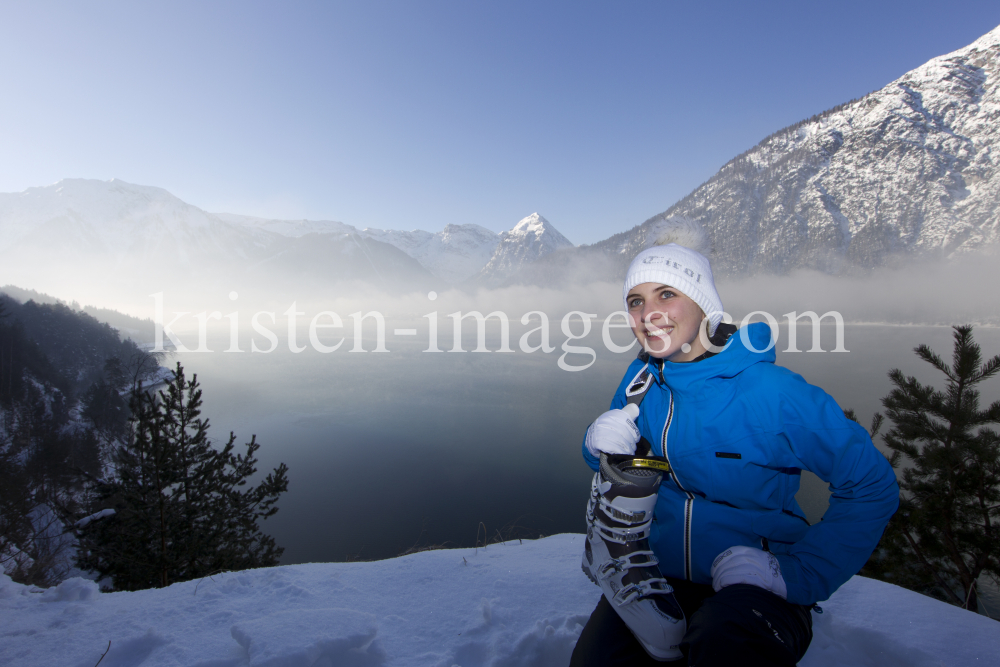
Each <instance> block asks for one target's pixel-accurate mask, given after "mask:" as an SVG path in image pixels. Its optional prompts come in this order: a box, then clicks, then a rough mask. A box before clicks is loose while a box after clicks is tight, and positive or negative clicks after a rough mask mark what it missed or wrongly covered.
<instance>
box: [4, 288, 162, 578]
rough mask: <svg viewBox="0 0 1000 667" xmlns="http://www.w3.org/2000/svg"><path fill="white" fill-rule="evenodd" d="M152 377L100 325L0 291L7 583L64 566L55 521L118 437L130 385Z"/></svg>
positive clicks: (60, 571)
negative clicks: (8, 579)
mask: <svg viewBox="0 0 1000 667" xmlns="http://www.w3.org/2000/svg"><path fill="white" fill-rule="evenodd" d="M160 375H161V369H160V366H159V363H158V359H157V358H156V357H155V356H154V355H151V354H149V353H148V352H145V351H143V350H142V349H140V348H139V347H138V346H137V345H136V344H135V343H134V342H133V341H132V340H129V339H125V340H122V338H121V337H120V336H119V334H118V332H117V331H116V330H115V329H113V328H112V327H111V326H109V325H108V324H105V323H101V322H99V321H97V320H96V319H95V318H94V317H92V316H90V315H88V314H86V313H83V312H74V311H73V310H72V309H71V308H69V307H68V306H66V305H64V304H61V303H37V302H35V301H32V300H29V301H27V302H25V303H20V302H19V301H17V300H16V299H14V298H12V297H10V296H8V295H6V294H2V293H0V566H2V569H3V570H4V571H6V572H7V573H8V574H10V575H11V576H12V577H13V578H14V579H15V580H19V581H23V582H26V583H36V584H40V585H45V584H49V583H53V582H55V581H58V580H59V579H60V578H61V577H62V576H64V574H65V572H66V571H68V569H69V568H70V567H71V562H70V555H69V554H68V553H67V552H66V551H67V550H66V546H67V540H68V539H69V538H68V537H66V536H65V535H64V534H63V531H62V523H61V521H60V517H64V516H68V515H70V514H72V513H73V512H75V511H76V503H77V502H78V500H79V491H80V489H81V485H82V481H83V480H84V479H85V478H86V477H87V476H88V475H89V476H98V475H100V474H101V473H102V469H103V466H104V464H105V462H106V453H107V451H108V449H109V448H110V447H111V446H112V445H113V443H115V442H116V441H117V440H118V439H120V438H121V437H122V436H123V434H124V432H125V428H126V425H127V421H128V402H127V399H126V398H125V397H126V396H127V395H128V392H129V391H130V389H131V388H132V387H134V386H137V385H139V384H141V383H148V382H150V381H153V380H155V379H156V378H158V377H160Z"/></svg>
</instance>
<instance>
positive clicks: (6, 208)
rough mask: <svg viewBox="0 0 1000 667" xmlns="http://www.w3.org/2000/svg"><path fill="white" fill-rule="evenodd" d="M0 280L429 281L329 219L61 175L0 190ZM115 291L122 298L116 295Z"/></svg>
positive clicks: (103, 289)
mask: <svg viewBox="0 0 1000 667" xmlns="http://www.w3.org/2000/svg"><path fill="white" fill-rule="evenodd" d="M0 273H2V275H0V281H4V282H8V281H9V282H16V283H19V284H22V285H29V286H31V287H34V288H38V289H41V290H44V291H49V292H56V293H64V292H65V291H66V285H67V283H73V284H74V285H75V286H76V287H77V288H79V289H89V290H91V291H92V292H97V291H99V292H100V293H101V294H105V295H111V294H113V295H116V296H122V295H123V294H124V293H127V294H128V296H129V297H130V298H131V300H132V301H133V302H134V300H135V299H136V298H137V297H141V298H143V299H144V298H146V295H147V294H148V293H149V292H151V291H152V292H155V291H160V290H163V289H165V288H168V289H174V290H177V289H183V288H185V287H187V288H193V289H196V290H197V291H199V292H202V293H208V292H211V293H216V292H218V293H221V294H225V293H226V292H228V291H229V290H232V289H233V288H234V287H241V288H244V287H249V288H252V289H260V288H269V289H282V290H287V289H294V288H298V287H303V286H305V285H309V286H315V287H320V288H324V287H329V286H330V285H331V284H332V283H334V282H338V281H344V280H362V281H367V282H371V283H373V284H375V285H387V284H405V285H407V286H409V287H412V288H416V289H423V288H425V287H432V286H435V285H437V284H439V282H440V281H439V280H435V278H434V277H433V276H432V275H431V274H430V273H429V272H428V271H427V270H426V269H424V268H423V266H421V264H420V263H419V262H418V261H417V260H415V259H413V258H412V257H410V256H409V255H407V254H406V253H405V252H404V251H402V250H400V249H399V248H397V247H396V246H394V245H392V244H390V243H384V242H382V241H379V240H378V239H376V238H371V237H369V236H366V235H365V234H364V233H360V232H358V231H357V230H356V229H355V228H354V227H351V226H350V225H344V224H342V223H338V222H325V221H323V222H310V221H296V222H288V221H277V220H262V219H259V218H248V217H245V216H234V215H228V214H222V215H216V214H212V213H208V212H206V211H203V210H202V209H200V208H198V207H196V206H192V205H190V204H187V203H185V202H183V201H182V200H180V199H178V198H177V197H175V196H174V195H172V194H170V193H169V192H167V191H166V190H163V189H162V188H156V187H149V186H143V185H134V184H131V183H126V182H124V181H120V180H111V181H98V180H87V179H66V180H63V181H60V182H59V183H56V184H54V185H51V186H46V187H36V188H29V189H28V190H25V191H24V192H19V193H5V194H0ZM122 298H126V297H122Z"/></svg>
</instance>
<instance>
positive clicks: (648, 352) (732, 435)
mask: <svg viewBox="0 0 1000 667" xmlns="http://www.w3.org/2000/svg"><path fill="white" fill-rule="evenodd" d="M623 297H624V300H625V306H626V308H627V311H628V313H629V316H630V320H631V325H632V331H633V332H634V334H635V336H636V338H637V339H638V341H639V343H640V344H641V345H642V351H641V352H640V354H639V358H638V359H637V360H635V361H634V362H632V364H631V365H630V366H629V368H628V370H627V371H626V373H625V377H624V379H623V380H622V383H621V385H620V386H619V387H618V391H617V392H616V393H615V396H614V399H613V400H612V402H611V408H612V409H611V410H610V411H609V412H606V413H604V414H603V415H601V417H599V418H598V419H597V421H595V422H594V424H592V425H591V426H590V428H588V430H587V435H586V437H585V439H584V447H583V454H584V458H585V459H586V461H587V463H588V464H589V465H590V467H591V468H593V469H594V470H595V471H597V470H599V469H600V470H601V472H600V473H599V474H598V475H596V476H595V487H594V497H593V499H592V503H591V510H590V512H589V513H588V516H589V517H590V519H591V530H590V532H589V537H588V542H587V554H586V556H585V560H584V570H585V571H586V572H587V573H588V574H589V575H591V576H592V578H593V579H594V580H595V581H597V582H598V583H599V584H600V585H601V586H602V589H603V591H604V593H605V595H604V596H602V598H601V601H600V603H599V604H598V606H597V609H595V611H594V613H593V615H592V616H591V618H590V620H589V621H588V623H587V625H586V627H585V628H584V630H583V632H582V634H581V636H580V639H579V641H578V643H577V646H576V649H575V651H574V653H573V660H572V662H571V665H573V666H574V667H582V666H584V665H616V664H621V665H626V664H627V665H637V664H646V663H654V664H655V661H654V660H653V659H652V658H651V657H650V656H655V657H656V658H657V659H659V660H664V659H674V658H682V657H686V659H687V661H688V664H689V665H697V666H698V667H706V666H709V665H725V666H726V667H732V666H733V665H739V666H740V667H746V666H749V665H794V664H795V663H796V662H797V661H798V660H799V659H800V658H801V657H802V655H803V654H804V653H805V651H806V648H807V647H808V645H809V641H810V640H811V638H812V620H811V617H810V612H809V610H810V608H811V607H812V606H813V605H814V604H815V603H816V602H819V601H822V600H826V599H827V598H829V597H830V595H831V594H832V593H833V592H834V591H835V590H836V589H837V588H838V587H839V586H840V585H841V584H843V583H844V582H845V581H847V579H849V578H850V577H851V576H852V575H854V574H855V573H857V571H858V570H860V569H861V567H862V566H863V565H864V563H865V562H866V561H867V559H868V557H869V556H870V555H871V553H872V551H873V550H874V548H875V546H876V544H877V543H878V540H879V538H880V537H881V535H882V531H883V530H884V528H885V525H886V523H887V522H888V520H889V517H890V516H891V515H892V514H893V512H895V510H896V507H897V505H898V497H899V491H898V487H897V485H896V478H895V474H894V472H893V470H892V468H891V467H890V466H889V464H888V462H887V461H886V459H885V457H884V456H882V455H881V454H880V453H879V452H878V450H877V449H876V448H875V447H874V445H873V444H872V442H871V439H870V438H869V437H868V434H867V433H866V432H865V431H864V429H862V428H861V427H860V426H858V425H857V424H856V423H854V422H852V421H850V420H848V419H846V418H845V417H844V414H843V411H842V410H841V409H840V407H839V406H838V405H837V404H836V402H834V400H833V399H832V398H831V397H830V396H829V395H827V394H826V393H825V392H823V391H822V390H821V389H819V388H817V387H814V386H812V385H810V384H808V383H806V382H805V381H804V380H803V379H802V378H801V377H800V376H798V375H796V374H795V373H792V372H791V371H788V370H786V369H784V368H781V367H779V366H776V365H775V364H774V361H775V353H774V349H773V345H771V332H770V328H769V327H768V326H767V325H765V324H751V325H749V326H747V327H745V328H744V329H742V330H739V331H737V330H736V328H735V327H732V326H731V325H726V324H722V323H721V320H722V316H723V312H722V302H721V300H720V298H719V295H718V292H717V291H716V289H715V283H714V280H713V277H712V271H711V267H710V265H709V262H708V260H707V259H706V258H705V257H704V256H702V255H701V254H699V253H698V252H696V251H694V250H691V249H689V248H686V247H683V246H679V245H676V244H673V243H671V244H668V245H661V246H655V247H652V248H649V249H647V250H644V251H643V252H641V253H640V254H639V255H638V256H637V257H636V258H635V260H634V261H633V262H632V264H631V266H630V267H629V270H628V273H627V275H626V279H625V285H624V290H623ZM627 403H633V404H637V405H638V408H639V410H638V416H637V417H635V418H634V421H633V419H632V416H634V415H635V408H634V407H631V406H629V407H628V408H627V409H624V410H623V409H622V408H625V407H626V404H627ZM637 446H639V447H640V452H641V451H642V448H644V447H649V448H650V449H651V454H652V455H653V456H652V457H647V458H649V459H650V460H653V459H655V458H656V457H663V458H664V459H665V461H663V462H662V464H655V463H648V464H644V465H661V466H662V469H664V470H666V471H665V472H663V474H662V481H661V482H660V484H659V487H658V490H654V491H652V495H650V496H649V498H650V503H651V504H650V505H649V508H650V509H653V508H654V506H655V509H653V517H652V521H651V525H649V526H648V528H645V527H644V526H647V525H648V524H649V518H648V513H647V514H645V515H644V513H643V512H642V511H641V510H639V509H636V508H638V507H639V504H636V503H640V500H639V499H638V496H641V495H642V493H646V492H639V491H637V489H638V487H637V486H635V484H633V482H636V483H638V479H639V478H638V477H632V478H629V479H631V481H629V479H625V481H621V480H622V479H623V478H628V470H630V469H629V468H628V466H629V465H631V464H629V461H630V460H632V459H631V455H634V453H635V452H636V447H637ZM625 455H628V456H625ZM602 459H603V460H604V462H605V465H604V466H603V467H601V465H600V464H601V460H602ZM615 461H617V463H614V462H615ZM636 465H638V464H636ZM632 470H633V471H634V470H635V469H632ZM802 470H810V471H812V472H814V473H816V474H817V475H818V476H819V477H820V478H822V479H823V480H825V481H827V482H829V483H830V488H831V491H832V494H831V497H830V507H829V509H828V510H827V512H826V514H825V515H824V517H823V520H822V521H821V522H819V523H817V524H815V525H812V526H810V525H809V524H808V522H807V521H806V519H805V517H804V515H803V513H802V510H801V509H800V508H799V506H798V503H797V502H796V501H795V493H796V491H797V490H798V487H799V473H800V471H802ZM639 472H643V471H639ZM646 474H648V472H647V473H646ZM658 478H659V476H658ZM616 479H617V480H618V481H615V480H616ZM619 484H620V486H619ZM640 486H641V484H640ZM629 493H631V494H632V496H635V498H632V497H629V498H625V496H628V494H629ZM622 494H625V495H622ZM619 496H620V497H619ZM622 503H624V504H622ZM618 505H620V506H621V507H629V508H631V510H622V511H624V514H622V511H619V510H616V509H614V507H615V506H618ZM630 511H631V512H632V514H631V515H630V514H629V512H630ZM626 515H628V516H632V517H633V518H634V517H639V518H638V519H635V522H634V523H632V524H629V521H630V519H628V518H627V517H626V518H625V519H623V518H622V517H623V516H626ZM644 516H645V517H646V518H645V520H646V523H645V524H642V523H641V519H642V518H643V517H644ZM595 517H596V518H595ZM616 520H617V522H616ZM636 531H638V532H636ZM629 533H633V534H632V535H629ZM640 538H641V539H640ZM647 541H648V547H647V546H646V545H647ZM630 550H631V551H630ZM626 552H628V553H626ZM609 554H610V555H609ZM642 554H649V555H648V556H643V555H642ZM588 558H589V559H590V561H591V562H589V563H588V560H587V559H588ZM657 567H658V568H659V572H657V571H656V568H657ZM630 568H631V569H630ZM659 574H662V577H665V578H666V581H665V582H663V579H661V578H659V576H658V575H659ZM627 577H631V579H628V578H627ZM629 582H631V583H629ZM660 582H663V583H660ZM623 587H624V588H625V589H627V590H623ZM625 593H631V595H626V594H625ZM609 598H611V600H609ZM677 605H679V606H680V608H681V609H683V618H678V617H680V616H681V615H680V613H679V611H678V612H671V611H670V610H671V609H672V608H673V609H676V606H677ZM651 627H656V628H658V629H659V632H653V633H650V628H651ZM671 633H673V636H671ZM637 637H638V639H637Z"/></svg>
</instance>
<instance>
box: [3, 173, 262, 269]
mask: <svg viewBox="0 0 1000 667" xmlns="http://www.w3.org/2000/svg"><path fill="white" fill-rule="evenodd" d="M272 237H273V235H272V234H268V233H248V232H247V231H246V230H244V229H241V228H237V227H235V226H233V225H230V224H228V223H226V222H223V221H221V220H219V219H218V218H217V217H215V216H213V215H211V214H210V213H206V212H205V211H202V210H201V209H200V208H197V207H196V206H191V205H190V204H187V203H185V202H183V201H181V200H180V199H178V198H177V197H175V196H173V195H172V194H170V193H169V192H167V191H166V190H164V189H162V188H155V187H150V186H144V185H133V184H131V183H125V182H124V181H120V180H117V179H113V180H111V181H96V180H88V179H78V178H71V179H65V180H63V181H60V182H58V183H56V184H55V185H50V186H46V187H37V188H28V189H27V190H25V191H24V192H17V193H0V238H3V244H2V246H0V258H5V259H14V257H15V255H18V254H22V253H25V252H28V253H31V252H33V251H36V250H40V251H42V252H45V253H58V254H65V255H67V256H68V257H76V256H79V255H80V254H87V255H88V256H91V257H100V258H101V259H102V261H110V262H112V263H114V264H119V263H122V262H133V261H139V262H142V263H144V264H149V263H151V262H159V261H166V262H177V263H180V264H182V265H185V266H187V265H190V264H193V263H195V262H197V261H199V260H204V259H207V258H215V259H218V258H220V257H225V258H240V259H247V258H253V257H255V256H257V255H259V254H260V251H261V249H262V248H264V247H265V246H266V245H267V243H268V242H269V241H270V240H271V239H272Z"/></svg>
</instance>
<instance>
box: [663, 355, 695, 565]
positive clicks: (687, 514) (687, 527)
mask: <svg viewBox="0 0 1000 667" xmlns="http://www.w3.org/2000/svg"><path fill="white" fill-rule="evenodd" d="M660 373H661V377H662V373H663V371H662V370H661V371H660ZM673 420H674V392H673V391H672V390H671V391H670V407H669V408H668V409H667V423H666V424H664V426H663V437H662V440H661V446H662V449H663V457H664V458H665V459H667V463H668V464H669V465H670V477H671V478H672V479H673V480H674V484H676V485H677V488H679V489H680V490H681V491H683V492H684V493H685V495H687V500H685V501H684V578H685V579H687V580H688V581H691V516H692V514H693V512H694V494H693V493H691V492H690V491H688V490H687V489H685V488H684V486H683V485H682V484H681V480H680V479H678V478H677V471H676V470H675V469H674V464H673V463H671V461H670V454H668V453H667V432H668V431H669V430H670V424H671V422H673Z"/></svg>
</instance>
